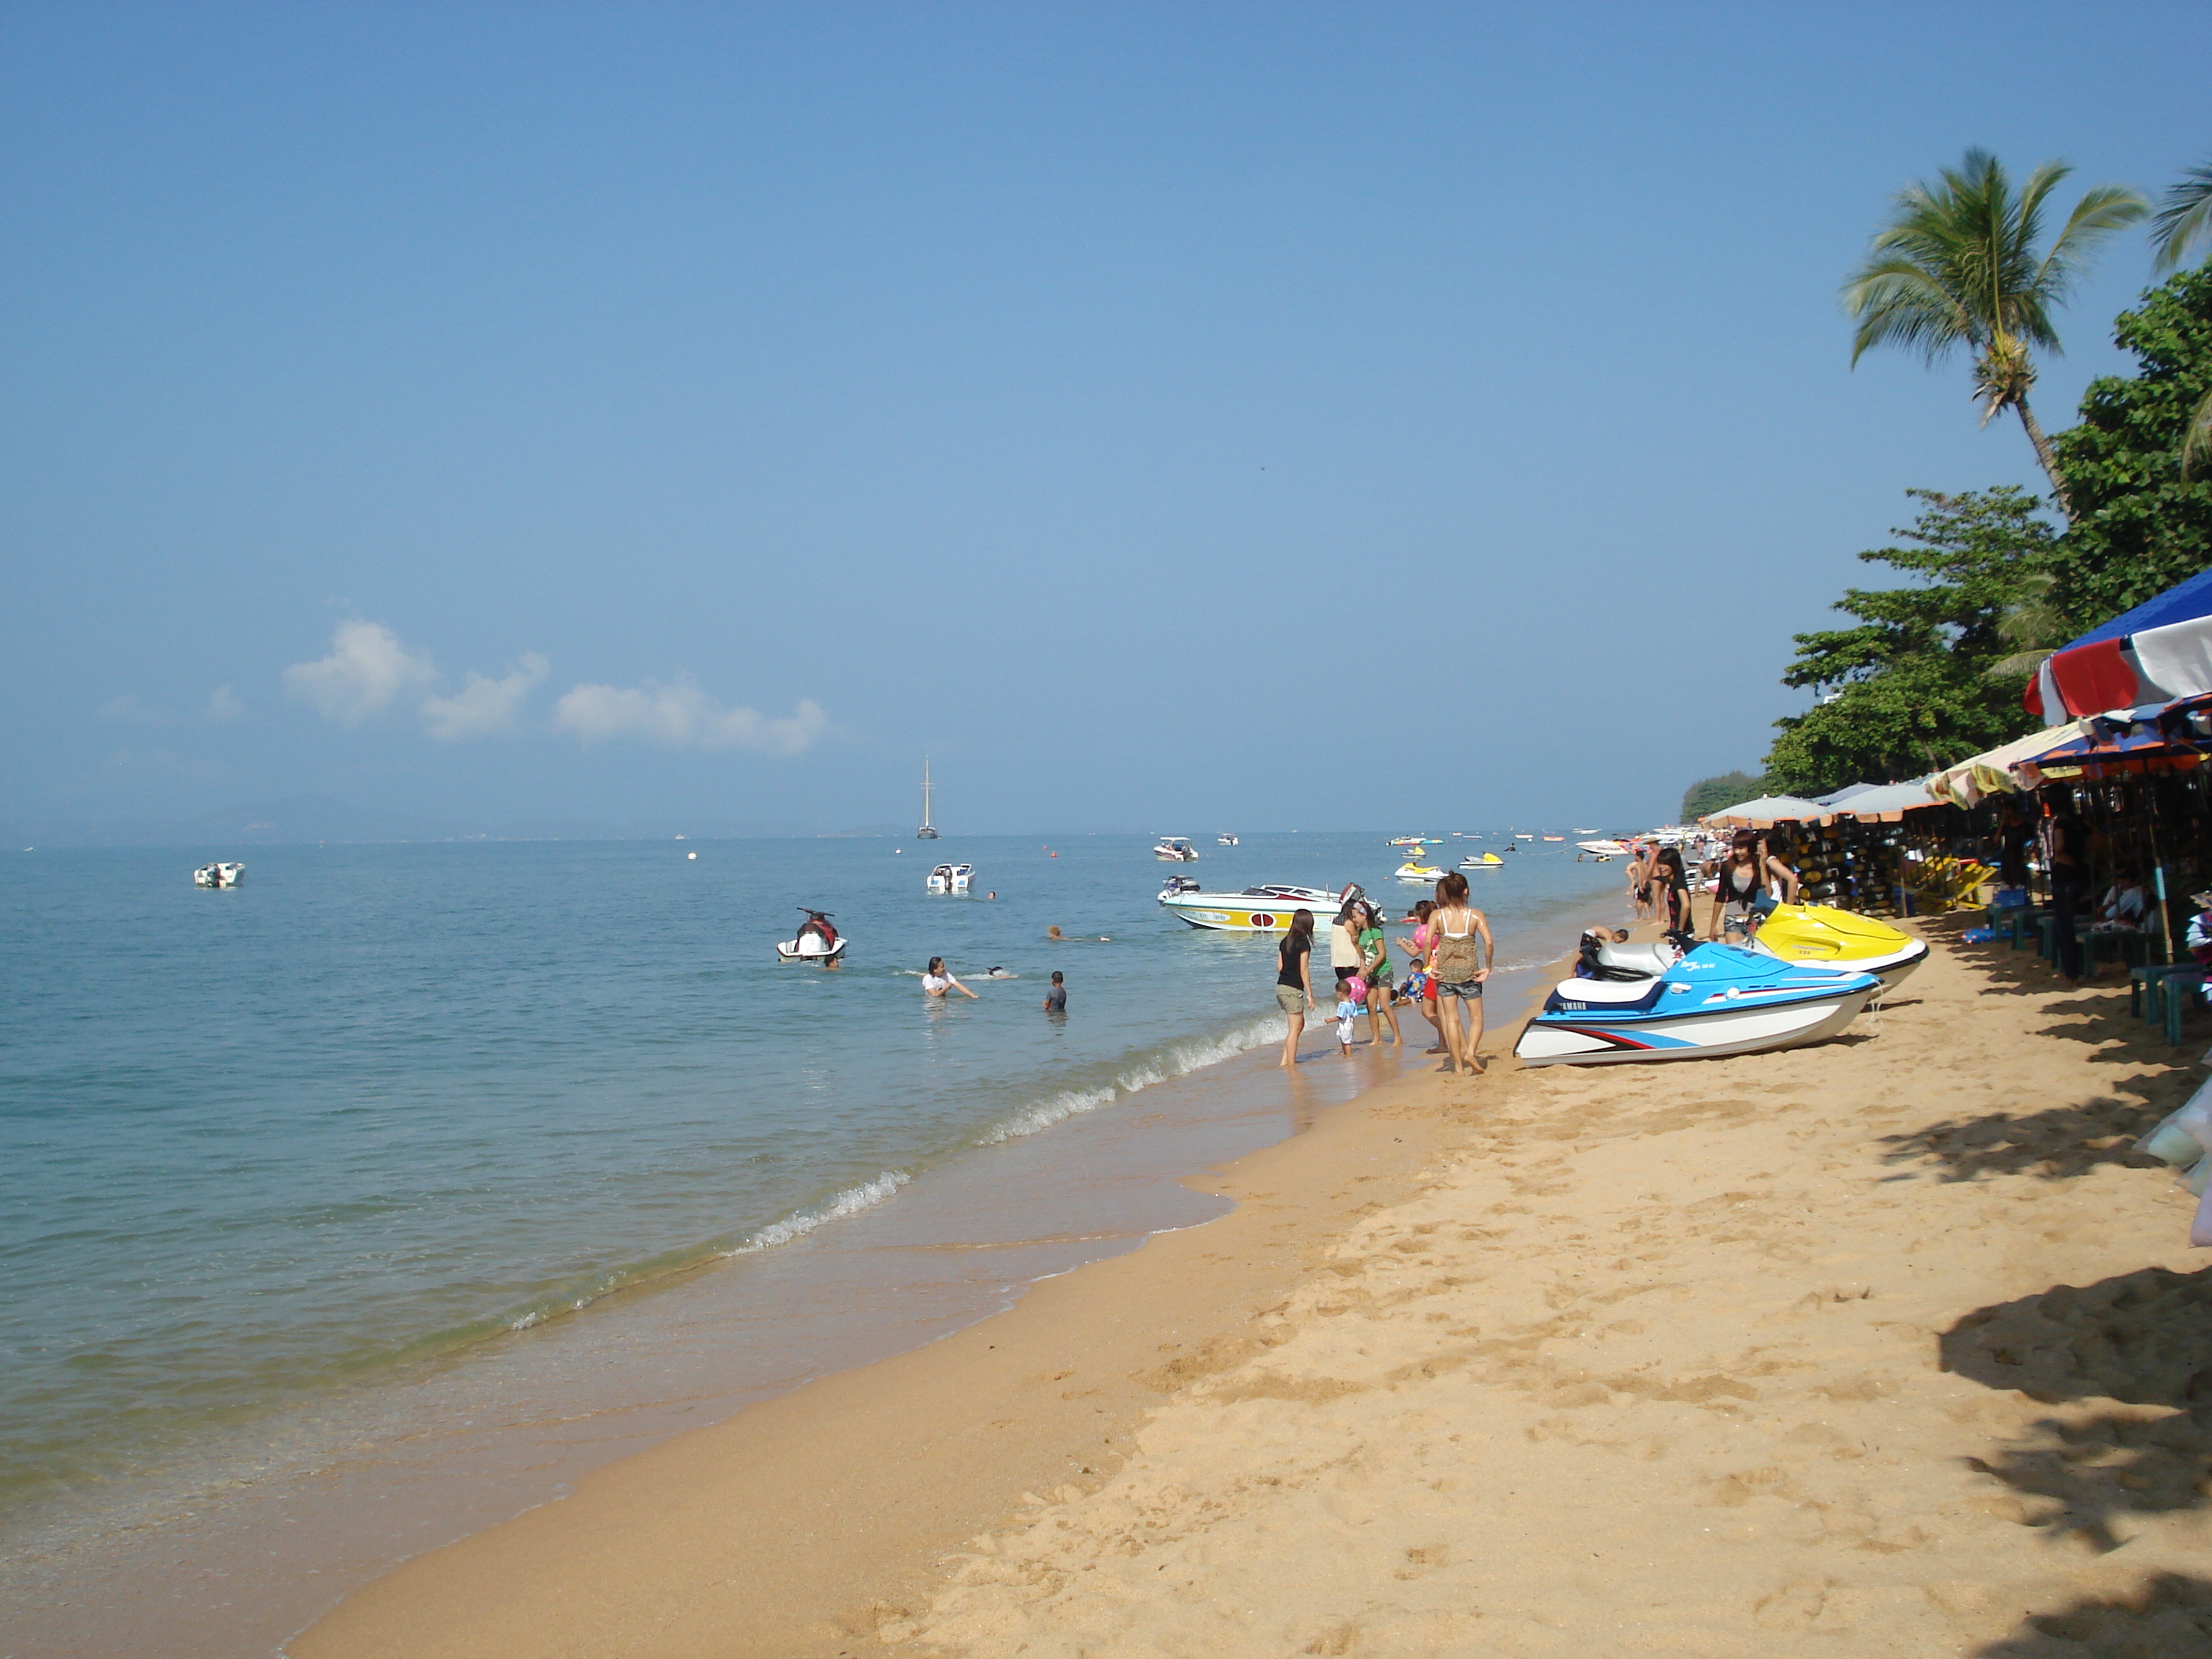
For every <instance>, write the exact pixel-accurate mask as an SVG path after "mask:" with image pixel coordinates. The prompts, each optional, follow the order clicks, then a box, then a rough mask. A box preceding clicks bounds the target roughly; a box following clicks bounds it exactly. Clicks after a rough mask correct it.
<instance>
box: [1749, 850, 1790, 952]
mask: <svg viewBox="0 0 2212 1659" xmlns="http://www.w3.org/2000/svg"><path fill="white" fill-rule="evenodd" d="M1765 871H1766V885H1767V890H1768V891H1770V892H1771V893H1772V894H1773V895H1774V898H1775V902H1777V903H1778V904H1795V903H1796V902H1797V889H1798V886H1799V883H1798V880H1797V872H1796V870H1795V869H1793V868H1792V867H1791V866H1790V837H1789V836H1781V835H1774V834H1771V833H1770V834H1769V835H1768V836H1767V837H1766V862H1765ZM1756 928H1757V922H1756V920H1754V921H1753V930H1754V931H1756Z"/></svg>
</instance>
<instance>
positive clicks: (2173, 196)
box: [2150, 162, 2212, 477]
mask: <svg viewBox="0 0 2212 1659" xmlns="http://www.w3.org/2000/svg"><path fill="white" fill-rule="evenodd" d="M2201 243H2212V162H2208V163H2206V164H2205V165H2203V166H2201V167H2191V168H2190V169H2189V171H2188V172H2186V173H2183V174H2182V175H2181V182H2180V183H2179V184H2178V185H2174V186H2172V188H2171V189H2170V190H2168V191H2166V205H2165V206H2164V207H2162V208H2160V210H2159V214H2158V217H2157V218H2155V219H2154V220H2152V221H2151V222H2150V245H2151V252H2152V253H2153V254H2154V256H2155V257H2154V259H2153V262H2152V264H2151V269H2152V270H2172V269H2173V268H2174V267H2175V266H2176V265H2179V264H2181V263H2182V262H2183V261H2184V260H2185V259H2186V258H2188V257H2189V256H2190V255H2191V253H2194V252H2196V251H2197V246H2198V245H2199V244H2201ZM2208 458H2212V392H2206V393H2205V394H2204V396H2203V398H2202V399H2200V400H2199V401H2198V403H2197V409H2196V411H2195V413H2193V414H2192V415H2191V416H2190V417H2189V425H2188V427H2187V428H2186V429H2185V431H2184V433H2183V435H2182V440H2181V472H2182V476H2183V477H2192V476H2193V475H2194V474H2195V472H2196V471H2197V468H2198V467H2199V466H2201V465H2203V464H2204V462H2205V460H2206V459H2208Z"/></svg>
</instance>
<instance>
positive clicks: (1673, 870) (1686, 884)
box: [1651, 847, 1697, 933]
mask: <svg viewBox="0 0 2212 1659" xmlns="http://www.w3.org/2000/svg"><path fill="white" fill-rule="evenodd" d="M1651 890H1652V895H1653V896H1654V897H1655V898H1656V900H1657V901H1658V906H1659V921H1660V924H1661V925H1662V927H1665V928H1666V930H1667V931H1668V933H1692V932H1694V931H1695V930H1696V928H1697V923H1696V922H1695V921H1692V919H1691V917H1692V911H1691V908H1690V872H1688V871H1687V870H1686V869H1684V868H1683V867H1682V853H1681V849H1680V848H1676V847H1662V848H1660V849H1659V854H1658V856H1657V858H1656V860H1654V861H1653V866H1652V871H1651Z"/></svg>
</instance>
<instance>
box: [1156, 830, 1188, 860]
mask: <svg viewBox="0 0 2212 1659" xmlns="http://www.w3.org/2000/svg"><path fill="white" fill-rule="evenodd" d="M1152 856H1153V857H1154V858H1156V859H1160V860H1165V861H1166V862H1168V863H1171V864H1195V863H1197V862H1198V848H1195V847H1193V846H1192V845H1191V844H1190V837H1189V836H1161V837H1160V838H1159V840H1158V841H1157V842H1153V843H1152Z"/></svg>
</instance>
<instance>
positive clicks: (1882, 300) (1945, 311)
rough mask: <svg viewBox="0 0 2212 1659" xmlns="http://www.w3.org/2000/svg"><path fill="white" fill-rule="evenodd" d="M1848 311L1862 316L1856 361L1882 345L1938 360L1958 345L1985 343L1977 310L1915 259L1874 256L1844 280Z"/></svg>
mask: <svg viewBox="0 0 2212 1659" xmlns="http://www.w3.org/2000/svg"><path fill="white" fill-rule="evenodd" d="M1844 310H1846V311H1848V312H1849V313H1851V314H1852V315H1853V316H1855V317H1857V319H1859V325H1858V329H1857V332H1856V333H1855V334H1854V335H1853V337H1852V341H1851V362H1853V363H1857V362H1858V360H1859V358H1860V357H1861V356H1863V354H1864V353H1865V352H1866V351H1867V350H1868V349H1870V348H1871V347H1874V346H1877V345H1897V346H1903V347H1905V349H1908V350H1912V351H1917V352H1919V353H1920V355H1921V356H1923V357H1924V358H1925V359H1926V360H1927V361H1928V362H1931V363H1933V362H1940V361H1941V360H1942V358H1943V357H1944V356H1946V355H1947V354H1948V353H1949V352H1950V351H1952V350H1953V349H1955V348H1956V347H1959V346H1961V345H1967V346H1972V345H1978V344H1979V343H1980V336H1979V334H1978V331H1977V330H1976V327H1975V321H1974V317H1973V313H1971V312H1970V311H1968V310H1967V309H1966V307H1964V306H1962V305H1960V303H1959V301H1958V298H1957V296H1956V295H1954V294H1953V293H1952V292H1951V290H1950V289H1949V287H1948V284H1946V283H1943V282H1942V281H1941V280H1940V279H1939V278H1938V277H1937V276H1934V275H1932V274H1931V273H1930V272H1929V271H1928V270H1926V269H1924V268H1923V266H1922V265H1920V264H1917V262H1915V261H1914V260H1912V259H1911V258H1903V257H1893V258H1885V259H1870V260H1869V261H1868V262H1867V264H1864V265H1863V266H1861V267H1860V268H1859V270H1857V271H1855V272H1854V273H1853V274H1852V276H1851V278H1850V281H1849V282H1848V283H1844Z"/></svg>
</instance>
